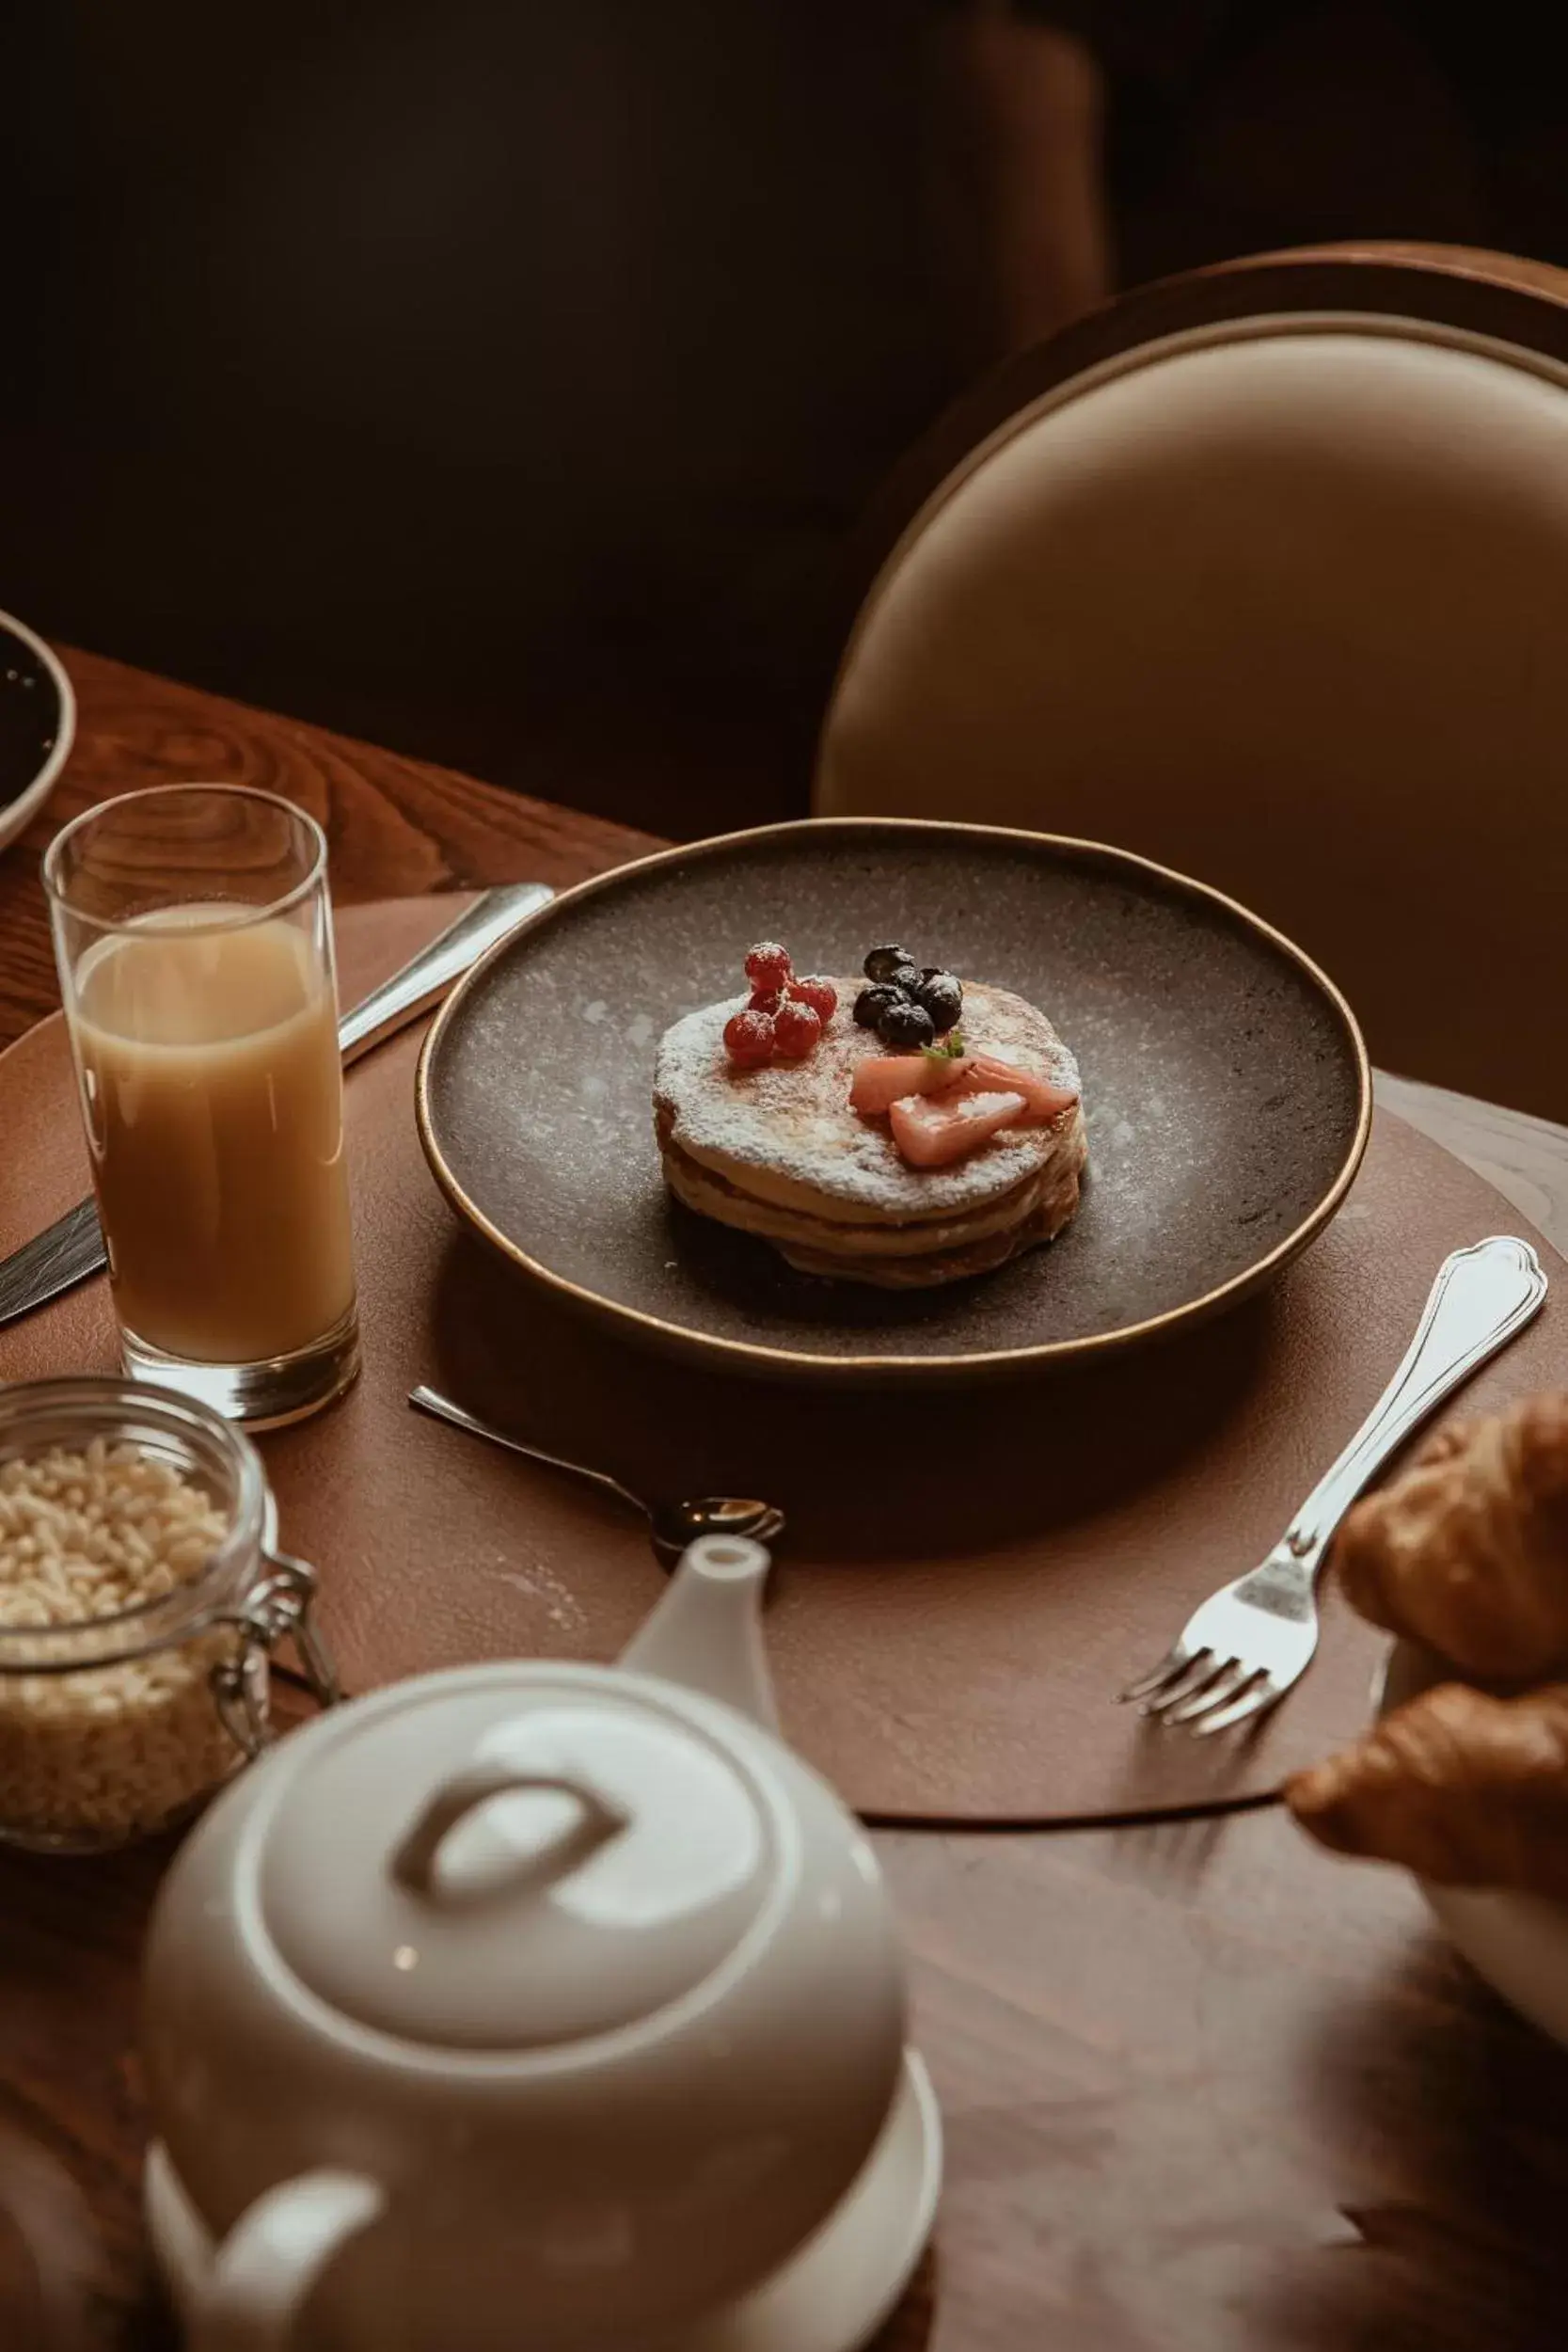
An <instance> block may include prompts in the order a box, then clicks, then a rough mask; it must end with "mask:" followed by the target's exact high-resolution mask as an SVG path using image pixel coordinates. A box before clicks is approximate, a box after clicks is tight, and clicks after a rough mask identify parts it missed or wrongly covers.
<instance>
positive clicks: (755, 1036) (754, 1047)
mask: <svg viewBox="0 0 1568 2352" xmlns="http://www.w3.org/2000/svg"><path fill="white" fill-rule="evenodd" d="M724 1051H725V1053H726V1054H728V1056H729V1057H730V1059H731V1061H733V1062H734V1063H735V1064H736V1067H737V1068H739V1069H741V1070H757V1069H760V1068H761V1066H762V1064H763V1063H764V1062H765V1061H771V1060H772V1058H773V1023H772V1022H771V1021H770V1020H769V1019H768V1015H767V1013H765V1012H752V1010H751V1009H750V1008H749V1007H748V1009H747V1010H746V1011H744V1012H734V1013H731V1015H730V1017H729V1019H728V1020H727V1021H726V1022H725V1024H724Z"/></svg>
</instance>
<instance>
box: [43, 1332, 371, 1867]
mask: <svg viewBox="0 0 1568 2352" xmlns="http://www.w3.org/2000/svg"><path fill="white" fill-rule="evenodd" d="M127 1596H129V1598H128V1597H127ZM314 1596H315V1576H314V1573H313V1571H312V1570H311V1569H310V1568H309V1567H308V1566H307V1565H306V1564H305V1563H304V1562H303V1561H300V1560H292V1559H290V1558H289V1557H288V1556H287V1555H286V1554H285V1553H283V1552H280V1551H279V1550H278V1549H277V1511H276V1506H275V1504H274V1502H273V1497H272V1490H271V1488H270V1487H269V1486H268V1484H267V1477H266V1472H265V1470H264V1469H263V1468H262V1464H261V1455H260V1454H258V1453H257V1451H256V1448H255V1446H254V1445H253V1444H252V1443H251V1441H250V1439H249V1438H246V1437H245V1434H244V1433H243V1431H241V1430H240V1429H238V1428H236V1427H235V1426H234V1424H233V1423H232V1422H228V1421H225V1420H224V1419H223V1418H222V1417H221V1416H220V1415H219V1414H217V1413H216V1412H214V1411H213V1410H212V1409H210V1408H209V1407H208V1406H205V1405H202V1404H199V1403H198V1402H197V1401H196V1400H195V1399H193V1398H189V1397H183V1396H177V1395H176V1394H174V1392H173V1391H166V1390H160V1389H156V1388H152V1387H150V1386H148V1385H146V1384H145V1383H143V1382H141V1381H139V1380H130V1379H88V1378H83V1379H64V1380H37V1381H29V1382H24V1383H19V1384H18V1385H17V1386H15V1387H12V1388H0V1842H8V1843H10V1844H13V1845H24V1846H31V1847H37V1848H43V1849H47V1850H52V1851H66V1852H93V1851H103V1850H104V1849H106V1848H109V1847H112V1846H119V1845H124V1844H128V1843H129V1842H130V1841H131V1840H132V1839H134V1838H137V1837H142V1836H149V1835H150V1834H151V1833H152V1832H154V1831H157V1830H161V1829H164V1828H166V1827H167V1826H168V1825H169V1824H170V1823H172V1822H175V1821H178V1820H181V1819H182V1818H183V1817H184V1816H186V1815H188V1814H190V1813H193V1812H194V1811H196V1810H197V1808H198V1806H199V1805H200V1804H202V1803H203V1802H204V1801H205V1799H206V1798H207V1797H209V1796H210V1795H211V1794H212V1792H213V1790H214V1788H217V1787H218V1786H219V1785H220V1784H221V1783H222V1782H224V1781H225V1780H227V1779H228V1778H229V1777H230V1774H231V1773H232V1772H235V1771H237V1770H238V1768H239V1767H240V1766H241V1765H242V1764H244V1763H245V1762H246V1761H247V1760H248V1759H249V1758H250V1757H252V1756H255V1755H257V1754H258V1753H259V1752H260V1750H261V1748H262V1747H263V1746H264V1745H265V1744H266V1742H267V1740H269V1738H270V1737H271V1721H270V1718H271V1674H270V1660H271V1656H272V1652H273V1650H274V1649H275V1648H276V1647H277V1644H278V1643H279V1642H281V1641H283V1640H284V1639H285V1638H287V1639H289V1640H291V1641H292V1642H293V1645H294V1648H295V1651H296V1654H297V1656H298V1658H299V1661H300V1666H301V1668H302V1670H303V1672H302V1677H301V1678H302V1679H303V1681H304V1683H305V1685H306V1687H307V1688H308V1689H309V1692H310V1693H311V1695H312V1696H313V1697H314V1698H315V1699H316V1701H317V1702H318V1704H320V1705H322V1706H329V1705H331V1704H332V1703H333V1702H334V1701H335V1700H336V1699H337V1698H338V1697H339V1695H340V1693H339V1690H338V1685H337V1678H336V1676H335V1674H334V1672H333V1669H332V1665H331V1662H330V1661H329V1659H328V1657H327V1655H326V1652H325V1648H324V1646H323V1644H322V1640H321V1637H320V1635H319V1633H318V1632H317V1631H316V1629H315V1627H314V1624H313V1621H312V1602H313V1599H314Z"/></svg>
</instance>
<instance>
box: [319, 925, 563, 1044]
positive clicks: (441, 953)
mask: <svg viewBox="0 0 1568 2352" xmlns="http://www.w3.org/2000/svg"><path fill="white" fill-rule="evenodd" d="M554 896H555V893H554V891H553V890H552V889H551V888H550V886H549V884H548V882H505V883H503V884H502V885H501V887H500V888H499V890H487V891H485V892H484V894H483V897H482V898H476V900H475V901H474V903H473V905H472V906H471V907H469V908H468V909H467V912H466V913H465V914H460V915H459V916H458V918H457V920H456V922H455V923H449V924H448V926H447V928H446V930H444V931H442V932H440V933H439V934H438V935H437V936H436V938H435V939H433V940H432V941H431V943H430V945H429V946H428V947H424V948H421V950H420V953H419V954H418V955H417V956H415V957H414V959H413V961H411V962H409V963H405V964H404V967H403V969H402V971H401V972H394V973H393V975H392V977H391V978H390V979H389V980H384V981H383V982H382V984H381V986H380V987H379V988H372V991H371V993H370V994H369V995H368V996H363V997H361V998H360V1000H359V1002H358V1004H356V1006H355V1007H354V1009H353V1010H352V1011H350V1012H345V1013H344V1015H343V1017H342V1019H341V1022H340V1023H339V1024H338V1045H339V1049H340V1051H341V1054H342V1057H343V1063H344V1066H345V1068H346V1067H347V1065H348V1064H349V1063H350V1062H354V1061H357V1060H358V1058H359V1057H360V1055H361V1054H368V1053H369V1052H370V1050H371V1048H372V1046H373V1045H379V1044H380V1042H381V1041H382V1039H383V1038H385V1037H390V1036H391V1034H392V1032H393V1031H394V1030H395V1029H401V1028H403V1027H404V1026H405V1025H406V1024H407V1023H408V1022H410V1021H412V1020H414V1019H415V1018H416V1017H417V1016H418V1015H419V1014H420V1013H421V1012H423V1011H424V1010H425V1009H426V1008H427V1007H428V1006H431V1005H434V1004H436V1002H437V1001H438V1000H439V999H440V998H441V997H442V996H444V995H445V994H446V993H447V990H448V989H449V988H450V987H451V984H452V982H453V980H455V979H457V978H459V977H461V975H462V974H463V973H465V972H466V971H467V969H468V966H469V965H470V964H471V963H477V962H478V961H479V959H480V957H481V956H483V955H484V954H486V953H487V952H488V951H489V949H490V948H492V947H493V946H495V945H496V943H497V941H498V940H501V939H504V938H505V937H506V934H507V932H508V931H510V930H515V929H516V927H517V925H518V924H519V923H520V922H522V921H523V919H524V917H525V916H526V915H530V914H537V913H538V911H539V909H540V908H541V907H543V906H548V904H549V902H550V900H551V899H552V898H554Z"/></svg>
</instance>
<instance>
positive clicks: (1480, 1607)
mask: <svg viewBox="0 0 1568 2352" xmlns="http://www.w3.org/2000/svg"><path fill="white" fill-rule="evenodd" d="M1333 1557H1334V1565H1335V1568H1336V1570H1337V1572H1338V1578H1339V1583H1340V1586H1341V1589H1342V1590H1343V1592H1344V1595H1345V1597H1346V1598H1347V1599H1348V1600H1349V1602H1350V1604H1351V1606H1352V1608H1353V1609H1355V1610H1356V1611H1358V1612H1359V1613H1360V1614H1361V1615H1362V1616H1363V1617H1368V1618H1370V1620H1371V1622H1372V1624H1373V1625H1381V1626H1385V1627H1386V1628H1387V1629H1388V1631H1389V1632H1391V1633H1403V1634H1408V1635H1409V1636H1411V1637H1412V1638H1413V1639H1414V1640H1416V1641H1418V1642H1424V1643H1425V1644H1426V1645H1428V1647H1429V1648H1432V1649H1435V1650H1437V1651H1439V1652H1441V1654H1442V1656H1443V1657H1444V1658H1446V1659H1448V1660H1449V1661H1450V1662H1451V1663H1452V1664H1453V1665H1455V1666H1457V1667H1458V1668H1459V1669H1460V1670H1461V1672H1462V1673H1465V1674H1467V1675H1475V1676H1477V1677H1481V1679H1482V1680H1489V1681H1505V1682H1508V1681H1521V1682H1523V1681H1544V1680H1546V1679H1548V1678H1550V1677H1556V1676H1560V1675H1563V1674H1568V1395H1565V1394H1557V1395H1545V1396H1531V1397H1526V1398H1525V1399H1523V1401H1522V1402H1521V1403H1519V1404H1517V1405H1514V1406H1511V1407H1510V1409H1509V1410H1508V1411H1507V1412H1506V1413H1504V1414H1502V1415H1501V1416H1500V1417H1498V1418H1495V1419H1489V1420H1485V1421H1474V1422H1459V1423H1456V1424H1454V1425H1452V1426H1450V1427H1449V1428H1446V1429H1440V1430H1439V1431H1438V1432H1437V1434H1436V1436H1435V1437H1433V1438H1430V1439H1429V1440H1428V1442H1427V1444H1426V1445H1425V1446H1423V1447H1422V1449H1421V1451H1420V1453H1419V1454H1418V1455H1417V1456H1416V1459H1415V1462H1414V1463H1413V1465H1412V1467H1411V1468H1410V1469H1409V1470H1407V1471H1406V1472H1405V1473H1404V1475H1403V1476H1402V1477H1401V1478H1397V1479H1396V1480H1395V1481H1394V1482H1393V1484H1392V1485H1391V1486H1386V1487H1385V1488H1384V1489H1383V1490H1382V1491H1381V1492H1380V1493H1378V1494H1374V1495H1370V1496H1368V1498H1367V1499H1366V1501H1365V1502H1360V1503H1357V1505H1356V1507H1355V1508H1354V1511H1352V1512H1351V1513H1350V1515H1349V1517H1348V1518H1346V1520H1345V1523H1344V1525H1343V1527H1342V1528H1341V1529H1340V1531H1339V1534H1338V1540H1337V1542H1336V1544H1335V1547H1334V1555H1333Z"/></svg>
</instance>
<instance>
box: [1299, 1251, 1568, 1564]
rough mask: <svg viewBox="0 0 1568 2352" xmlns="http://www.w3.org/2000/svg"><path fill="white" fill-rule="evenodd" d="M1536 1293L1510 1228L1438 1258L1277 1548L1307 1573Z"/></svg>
mask: <svg viewBox="0 0 1568 2352" xmlns="http://www.w3.org/2000/svg"><path fill="white" fill-rule="evenodd" d="M1545 1295H1546V1277H1545V1275H1544V1273H1543V1272H1542V1270H1541V1262H1540V1260H1539V1259H1538V1258H1537V1256H1536V1254H1535V1252H1534V1250H1533V1249H1532V1248H1530V1246H1529V1244H1528V1242H1527V1241H1520V1240H1518V1239H1517V1238H1516V1237H1515V1236H1514V1235H1513V1234H1511V1233H1494V1234H1493V1235H1492V1236H1491V1238H1490V1239H1489V1240H1487V1241H1478V1242H1472V1243H1471V1245H1470V1247H1469V1248H1467V1249H1456V1250H1455V1251H1454V1253H1453V1255H1452V1256H1451V1257H1449V1258H1445V1259H1444V1261H1443V1263H1442V1265H1441V1266H1440V1267H1439V1268H1438V1271H1437V1279H1436V1280H1435V1281H1434V1282H1433V1286H1432V1291H1431V1294H1430V1295H1429V1297H1428V1299H1427V1303H1426V1308H1425V1311H1424V1312H1423V1314H1422V1316H1421V1320H1420V1323H1419V1324H1418V1327H1417V1331H1416V1336H1415V1338H1414V1339H1413V1340H1412V1341H1411V1343H1410V1345H1409V1347H1408V1349H1407V1350H1406V1351H1405V1357H1404V1361H1403V1362H1402V1364H1401V1366H1400V1368H1399V1370H1398V1372H1396V1373H1395V1375H1394V1376H1393V1378H1392V1379H1391V1380H1390V1381H1389V1383H1388V1386H1387V1387H1386V1389H1385V1390H1384V1391H1383V1394H1382V1395H1381V1396H1380V1397H1379V1398H1378V1400H1377V1403H1376V1404H1375V1405H1374V1406H1372V1409H1371V1411H1370V1413H1369V1414H1368V1416H1367V1418H1366V1420H1365V1421H1364V1422H1362V1424H1361V1426H1360V1428H1359V1429H1358V1430H1357V1431H1356V1433H1355V1435H1354V1438H1352V1439H1351V1441H1350V1443H1349V1445H1347V1446H1346V1448H1345V1450H1344V1452H1343V1453H1342V1454H1340V1456H1339V1458H1338V1461H1337V1462H1336V1463H1335V1465H1334V1467H1333V1469H1332V1470H1329V1471H1328V1472H1327V1473H1326V1475H1325V1476H1324V1477H1323V1478H1322V1479H1320V1480H1319V1482H1318V1484H1317V1486H1314V1487H1313V1489H1312V1491H1311V1493H1310V1494H1309V1495H1308V1496H1307V1501H1306V1502H1304V1503H1303V1504H1302V1506H1301V1509H1300V1511H1299V1512H1298V1513H1297V1514H1296V1517H1295V1519H1294V1520H1293V1521H1292V1523H1291V1527H1290V1529H1289V1530H1288V1532H1287V1534H1286V1535H1285V1539H1284V1543H1283V1545H1282V1546H1281V1549H1283V1550H1285V1551H1287V1552H1288V1553H1289V1554H1290V1555H1291V1558H1292V1559H1295V1560H1299V1561H1300V1562H1301V1563H1302V1565H1303V1566H1304V1568H1306V1569H1307V1570H1308V1571H1309V1572H1310V1571H1311V1570H1315V1569H1316V1568H1317V1566H1318V1565H1319V1563H1320V1562H1321V1561H1322V1558H1323V1552H1324V1551H1325V1550H1326V1549H1327V1547H1328V1541H1329V1538H1330V1537H1331V1536H1332V1534H1334V1531H1335V1529H1336V1528H1337V1527H1338V1524H1339V1521H1340V1520H1341V1519H1342V1518H1344V1516H1345V1513H1346V1512H1347V1511H1348V1510H1349V1509H1350V1506H1351V1504H1352V1503H1353V1502H1354V1501H1355V1498H1356V1496H1357V1495H1358V1494H1359V1493H1360V1492H1361V1490H1362V1488H1363V1487H1364V1486H1366V1485H1367V1484H1368V1483H1369V1481H1370V1478H1371V1477H1372V1474H1373V1472H1374V1471H1375V1470H1381V1468H1382V1467H1383V1465H1384V1463H1385V1462H1386V1460H1387V1459H1388V1456H1389V1454H1392V1453H1393V1452H1394V1451H1395V1450H1396V1448H1397V1447H1399V1446H1402V1444H1403V1443H1404V1440H1405V1439H1406V1438H1408V1437H1409V1435H1410V1433H1411V1431H1412V1430H1413V1429H1415V1428H1416V1427H1417V1426H1418V1423H1419V1422H1423V1421H1425V1419H1426V1417H1427V1415H1428V1414H1429V1413H1430V1412H1432V1411H1433V1408H1434V1407H1435V1406H1438V1405H1440V1404H1441V1403H1442V1401H1443V1399H1444V1398H1445V1397H1446V1396H1449V1395H1450V1394H1451V1393H1452V1391H1454V1390H1455V1389H1457V1388H1458V1386H1459V1384H1460V1382H1461V1381H1462V1380H1467V1379H1468V1378H1469V1376H1470V1375H1471V1373H1472V1372H1474V1371H1475V1370H1476V1368H1477V1367H1478V1365H1481V1364H1483V1363H1485V1362H1486V1360H1487V1359H1488V1357H1491V1356H1495V1355H1496V1354H1497V1350H1498V1349H1499V1348H1500V1347H1503V1346H1505V1345H1506V1344H1507V1343H1508V1342H1509V1341H1510V1340H1511V1339H1512V1338H1513V1335H1514V1333H1515V1332H1516V1331H1522V1330H1523V1329H1524V1327H1525V1325H1526V1324H1527V1323H1528V1322H1529V1320H1530V1318H1531V1316H1532V1315H1535V1314H1537V1313H1539V1311H1540V1309H1541V1303H1542V1301H1543V1299H1544V1297H1545Z"/></svg>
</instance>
